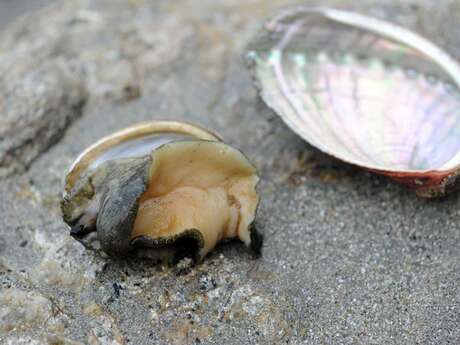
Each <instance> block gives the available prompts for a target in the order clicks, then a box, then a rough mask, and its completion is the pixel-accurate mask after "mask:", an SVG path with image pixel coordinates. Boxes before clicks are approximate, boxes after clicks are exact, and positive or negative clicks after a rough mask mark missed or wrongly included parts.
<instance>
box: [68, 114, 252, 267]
mask: <svg viewBox="0 0 460 345" xmlns="http://www.w3.org/2000/svg"><path fill="white" fill-rule="evenodd" d="M181 169H182V170H181ZM177 170H178V171H177ZM203 176H206V177H209V179H210V180H209V181H206V180H203V179H202V178H201V177H203ZM257 181H258V177H257V173H256V170H255V168H254V167H253V166H252V165H251V164H250V163H249V161H248V160H247V158H246V157H245V156H244V155H243V154H242V153H241V152H240V151H238V150H236V149H234V148H232V147H230V146H228V145H226V144H224V143H223V142H221V141H220V138H219V136H217V135H215V134H213V133H211V132H209V131H207V130H205V129H202V128H200V127H197V126H194V125H190V124H186V123H182V122H150V123H144V124H140V125H136V126H133V127H130V128H127V129H124V130H121V131H119V132H116V133H114V134H112V135H109V136H107V137H105V138H103V139H101V140H100V141H98V142H97V143H96V144H94V145H92V146H91V147H89V148H88V149H87V150H85V151H84V152H83V153H82V154H81V155H80V156H79V157H78V158H77V159H76V161H75V162H74V164H72V166H71V168H70V170H69V172H68V174H67V176H66V180H65V188H64V194H63V199H62V202H61V209H62V213H63V218H64V221H65V222H66V223H68V224H69V225H70V226H71V235H73V236H74V237H75V238H77V239H78V240H80V241H81V242H82V243H84V244H88V243H90V242H93V241H94V240H97V241H99V243H100V245H101V247H102V249H103V250H104V251H105V252H107V253H109V254H113V255H125V254H127V253H129V252H131V251H133V250H134V249H138V251H137V252H139V253H142V256H144V257H149V258H155V259H162V260H163V261H165V260H167V261H170V260H174V259H175V258H177V255H180V256H192V257H194V258H195V259H202V258H203V257H204V256H205V255H206V254H207V253H208V252H209V251H210V250H212V248H213V247H214V246H215V244H216V243H217V242H218V241H220V240H221V239H225V238H233V237H238V238H239V239H240V240H242V241H243V242H244V243H245V244H246V245H247V246H249V247H251V248H252V249H253V250H255V251H256V252H258V251H260V247H261V236H260V235H259V234H258V233H257V231H256V230H255V229H254V228H253V227H252V222H253V221H254V218H255V213H256V209H257V205H258V196H257V193H256V191H255V186H256V184H257ZM221 185H223V186H225V187H222V188H220V186H221ZM207 188H209V189H207ZM219 188H220V189H219ZM225 188H227V189H225ZM248 191H249V194H250V195H252V196H254V199H251V200H250V202H249V201H247V200H249V199H248V195H249V194H247V192H248ZM240 192H241V193H242V196H241V198H240V195H239V194H238V193H240ZM225 193H229V194H225ZM213 197H214V199H213ZM184 198H186V199H184ZM200 198H201V199H200ZM214 201H215V203H214ZM200 202H201V203H200ZM194 203H196V205H195V204H194ZM178 205H183V206H182V208H180V207H179V206H178ZM184 205H185V206H184ZM201 206H203V207H202V209H201V208H200V207H201ZM219 206H220V210H223V211H222V217H221V218H219V216H220V214H214V215H213V214H212V212H214V213H216V212H217V210H218V207H219ZM206 207H207V209H206ZM176 210H179V211H180V210H182V211H183V213H184V215H183V214H181V213H180V212H179V214H178V213H177V212H176ZM213 210H214V211H213ZM200 212H204V215H203V216H201V215H200ZM206 212H208V213H206ZM232 212H233V213H232ZM235 212H238V213H237V214H236V213H235ZM158 215H161V216H163V215H164V219H163V217H161V216H158ZM206 217H207V218H206ZM209 219H211V221H210V222H211V223H207V220H209ZM216 219H217V220H219V219H221V222H220V223H219V222H218V221H215V220H216ZM232 220H237V221H238V223H234V222H233V223H231V221H232ZM245 222H247V223H245ZM167 224H172V225H168V227H165V226H166V225H167ZM208 224H210V225H208ZM216 224H217V225H216ZM228 224H233V225H232V226H230V225H228ZM195 225H200V226H202V228H199V227H198V228H196V227H195ZM169 226H171V230H170V231H169V230H168V229H169ZM229 229H230V230H229ZM240 230H242V231H240ZM146 231H147V232H146ZM149 231H150V232H149ZM94 235H95V236H94Z"/></svg>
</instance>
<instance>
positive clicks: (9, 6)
mask: <svg viewBox="0 0 460 345" xmlns="http://www.w3.org/2000/svg"><path fill="white" fill-rule="evenodd" d="M53 1H55V0H0V30H3V29H4V28H5V27H6V25H8V23H10V22H11V21H12V20H14V19H15V18H17V17H19V16H20V15H21V14H24V13H26V12H29V11H32V10H35V9H38V8H40V7H42V6H44V5H46V4H49V3H51V2H53Z"/></svg>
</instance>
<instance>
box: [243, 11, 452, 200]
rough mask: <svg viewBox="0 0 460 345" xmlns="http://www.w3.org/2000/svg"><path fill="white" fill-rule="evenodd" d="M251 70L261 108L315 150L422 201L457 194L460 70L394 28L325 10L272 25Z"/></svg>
mask: <svg viewBox="0 0 460 345" xmlns="http://www.w3.org/2000/svg"><path fill="white" fill-rule="evenodd" d="M248 61H249V63H250V66H251V69H252V71H253V73H254V77H255V80H256V86H257V87H258V88H259V90H260V93H261V96H262V98H263V99H264V101H265V102H266V103H267V105H268V106H269V107H271V108H272V109H273V110H275V112H276V113H278V114H279V115H280V116H281V117H282V119H283V120H284V121H285V122H286V124H287V125H288V126H289V127H290V128H291V129H292V130H294V131H295V132H296V133H297V134H299V135H300V136H301V137H302V138H304V139H305V140H306V141H308V142H309V143H310V144H312V145H313V146H315V147H317V148H318V149H320V150H322V151H323V152H325V153H328V154H330V155H332V156H334V157H336V158H338V159H341V160H343V161H345V162H348V163H351V164H355V165H358V166H361V167H364V168H367V169H369V170H371V171H374V172H377V173H381V174H385V175H389V176H391V177H394V178H395V179H396V180H398V181H400V182H403V183H406V184H408V185H410V186H412V187H414V188H415V189H416V191H417V192H418V194H420V195H422V196H437V195H442V194H444V193H445V192H447V191H449V190H450V189H451V188H452V187H453V185H455V181H456V176H457V171H458V170H459V166H460V93H459V89H458V86H459V85H460V68H459V66H458V64H457V63H456V62H455V61H454V60H453V59H452V58H451V57H450V56H449V55H448V54H447V53H445V52H444V51H442V50H441V49H440V48H438V47H437V46H435V45H434V44H433V43H431V42H429V41H428V40H426V39H424V38H422V37H420V36H419V35H417V34H415V33H413V32H410V31H409V30H407V29H404V28H401V27H399V26H396V25H394V24H390V23H388V22H384V21H381V20H378V19H375V18H370V17H366V16H363V15H359V14H356V13H351V12H346V11H340V10H335V9H328V8H297V9H295V10H292V11H288V12H285V13H283V14H281V15H279V16H278V17H276V18H274V19H273V20H271V21H269V22H268V23H267V24H266V25H265V27H264V30H263V31H262V32H261V33H260V35H259V36H258V37H257V38H256V39H255V40H254V42H253V43H252V44H251V45H250V46H249V52H248Z"/></svg>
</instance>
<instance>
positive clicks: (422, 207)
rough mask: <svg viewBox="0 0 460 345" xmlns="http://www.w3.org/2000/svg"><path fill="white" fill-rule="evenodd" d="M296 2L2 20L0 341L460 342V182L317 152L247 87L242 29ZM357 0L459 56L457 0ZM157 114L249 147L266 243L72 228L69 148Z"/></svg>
mask: <svg viewBox="0 0 460 345" xmlns="http://www.w3.org/2000/svg"><path fill="white" fill-rule="evenodd" d="M296 3H298V2H297V1H289V0H278V1H268V0H265V1H264V0H250V1H238V0H221V1H214V0H200V1H196V0H178V1H169V0H160V1H144V0H129V1H127V0H98V1H94V0H72V1H70V0H69V1H65V2H62V3H60V4H58V5H56V6H52V7H49V8H47V9H46V10H43V11H41V12H39V13H36V14H33V15H31V16H29V17H26V18H23V19H21V20H20V21H17V22H16V23H15V24H14V25H12V26H10V27H9V28H8V30H7V31H6V32H4V33H3V34H2V36H1V37H0V71H1V73H0V171H1V173H0V175H1V176H2V178H1V179H0V284H1V285H0V288H1V290H0V343H5V344H82V343H83V344H140V345H142V344H191V343H202V344H282V343H289V344H458V343H460V266H459V262H460V231H459V226H458V223H459V220H460V210H459V207H458V204H459V202H460V200H459V194H458V193H457V194H454V195H452V196H450V197H448V198H446V199H444V200H435V201H427V200H421V199H418V198H417V197H416V196H415V195H414V194H413V193H412V192H410V191H407V190H406V189H404V188H403V187H400V186H399V185H397V184H395V183H393V182H391V181H388V180H387V179H384V178H381V177H377V176H374V175H371V174H368V173H365V172H362V171H359V170H355V169H353V168H350V167H349V166H347V165H344V164H342V163H339V162H337V161H334V160H332V159H330V158H328V157H326V156H324V155H323V154H321V153H319V152H317V151H316V150H314V149H313V148H311V147H310V146H308V145H307V144H305V143H303V142H302V140H300V139H299V138H297V137H296V136H295V135H294V134H293V133H292V132H291V131H290V130H288V129H287V128H286V127H285V126H284V125H283V124H282V122H281V121H280V120H279V119H278V118H277V117H276V116H275V115H274V114H273V113H272V112H271V111H269V110H268V109H267V108H266V107H265V106H264V105H263V104H262V103H261V101H260V100H259V98H258V97H257V95H256V92H255V90H254V88H253V87H252V85H251V80H250V77H249V75H248V72H247V71H246V69H245V67H244V64H243V62H242V58H241V57H242V54H243V51H244V47H245V45H246V43H247V42H248V40H249V39H250V37H251V36H252V35H253V34H254V32H255V30H256V29H257V28H258V27H259V26H260V23H261V20H262V19H263V18H265V17H267V16H269V15H271V14H273V13H275V11H276V10H277V8H279V7H281V6H284V5H290V4H296ZM309 3H313V2H312V1H309ZM321 3H322V4H338V5H340V6H344V4H345V6H347V3H350V4H351V3H352V2H351V1H350V2H345V1H343V0H342V1H321ZM353 3H358V2H356V1H355V2H353ZM350 6H351V5H350ZM353 6H355V7H357V8H358V9H359V10H361V11H363V12H366V13H372V14H373V15H376V16H378V17H381V18H387V19H390V20H392V21H395V22H399V23H402V24H404V25H406V26H408V27H411V28H414V29H416V30H418V31H419V32H421V33H423V34H425V35H426V36H428V37H430V38H432V39H434V40H436V41H437V42H438V43H439V44H440V45H442V46H443V47H445V48H446V49H448V50H449V51H450V52H451V53H452V54H454V55H455V56H457V57H459V58H460V35H459V29H458V25H456V23H458V20H459V18H455V16H458V15H459V13H460V2H458V1H447V0H441V1H436V2H434V1H431V0H426V1H402V0H400V1H396V0H395V1H389V0H387V1H385V0H381V1H370V0H367V1H359V5H358V4H355V5H353ZM83 105H84V107H83ZM151 119H183V120H188V121H192V122H196V123H199V124H202V125H204V126H207V127H209V128H212V129H215V130H217V131H219V132H221V133H222V134H223V136H224V138H225V139H226V140H227V141H228V142H229V143H231V144H233V145H235V146H237V147H239V148H240V149H242V150H243V151H244V152H245V153H246V154H247V155H248V156H249V157H250V158H251V160H252V161H254V162H255V163H256V164H257V166H258V167H259V168H260V171H261V175H262V180H261V184H260V192H261V194H262V196H263V201H262V204H261V207H260V212H259V227H260V228H261V230H262V231H263V232H264V233H265V238H266V241H265V246H264V253H263V257H262V258H260V259H257V260H256V259H253V258H252V257H251V255H250V254H249V253H248V252H247V251H246V250H245V248H244V247H243V246H242V245H241V244H239V243H229V244H225V245H221V246H219V248H218V249H217V250H216V251H215V252H214V253H213V254H211V255H210V256H209V257H208V258H207V259H206V260H205V261H204V262H203V263H202V264H199V265H197V266H196V267H193V268H191V269H188V270H182V269H181V268H180V267H172V268H171V267H164V266H161V265H159V266H152V265H150V264H148V263H142V262H138V261H135V260H132V259H129V260H114V259H110V258H107V257H105V256H103V255H101V254H98V253H96V254H95V253H92V252H88V251H87V250H85V249H84V248H83V247H82V246H81V245H80V244H79V243H77V242H76V241H74V240H73V239H71V238H70V236H69V235H68V229H67V227H66V226H65V225H64V223H63V222H62V220H61V218H60V212H59V207H58V203H59V195H60V191H61V188H62V182H63V177H64V173H65V171H66V169H67V167H68V166H69V164H70V163H71V161H72V160H73V159H74V158H75V157H76V155H77V154H78V153H79V152H80V151H81V150H82V149H84V148H85V147H86V146H88V145H89V144H91V143H92V142H94V141H95V140H97V139H98V138H100V137H101V136H103V135H105V134H108V133H110V132H112V131H113V130H116V129H118V128H121V127H124V126H126V125H129V124H133V123H136V122H139V121H143V120H151ZM13 172H14V174H12V173H13ZM7 175H9V177H6V176H7Z"/></svg>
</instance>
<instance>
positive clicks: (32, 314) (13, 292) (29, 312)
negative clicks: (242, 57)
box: [0, 289, 52, 333]
mask: <svg viewBox="0 0 460 345" xmlns="http://www.w3.org/2000/svg"><path fill="white" fill-rule="evenodd" d="M0 306H1V307H0V330H1V331H2V332H4V333H8V332H10V331H13V330H17V329H21V330H27V329H31V328H33V327H41V326H45V325H46V323H47V322H48V320H49V319H50V318H51V316H52V308H51V302H50V301H49V300H48V299H46V298H45V297H43V296H41V295H39V294H37V293H35V292H26V291H22V290H19V289H7V290H5V291H2V292H0Z"/></svg>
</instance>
